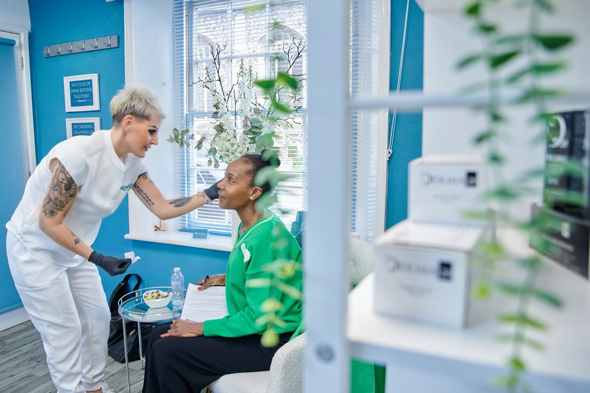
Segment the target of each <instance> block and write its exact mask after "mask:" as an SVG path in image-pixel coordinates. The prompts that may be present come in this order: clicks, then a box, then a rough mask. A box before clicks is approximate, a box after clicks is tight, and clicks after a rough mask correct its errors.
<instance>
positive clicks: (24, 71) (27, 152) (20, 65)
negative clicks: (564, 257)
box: [0, 24, 37, 181]
mask: <svg viewBox="0 0 590 393" xmlns="http://www.w3.org/2000/svg"><path fill="white" fill-rule="evenodd" d="M0 37H2V38H8V39H11V40H14V41H16V42H17V44H16V45H15V51H18V52H17V53H15V54H18V55H17V56H15V62H16V64H15V66H16V70H17V75H16V88H17V92H18V97H19V102H18V109H19V120H20V127H21V143H22V146H23V161H24V162H23V168H24V173H23V176H24V178H25V181H26V180H27V179H28V178H29V176H31V174H32V173H33V171H34V170H35V167H36V166H37V158H36V153H35V129H34V123H33V100H32V93H31V72H30V66H29V39H28V37H29V31H28V30H27V29H25V28H24V27H16V26H12V25H10V26H9V25H4V24H0Z"/></svg>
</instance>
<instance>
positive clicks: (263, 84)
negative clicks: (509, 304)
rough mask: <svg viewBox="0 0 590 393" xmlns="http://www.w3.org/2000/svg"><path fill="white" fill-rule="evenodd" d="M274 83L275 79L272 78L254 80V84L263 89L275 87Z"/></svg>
mask: <svg viewBox="0 0 590 393" xmlns="http://www.w3.org/2000/svg"><path fill="white" fill-rule="evenodd" d="M275 83H276V81H275V80H274V79H266V80H259V81H254V84H255V85H256V86H258V87H260V88H261V89H263V90H269V89H273V88H274V87H275Z"/></svg>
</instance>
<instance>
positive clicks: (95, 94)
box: [64, 74, 100, 112]
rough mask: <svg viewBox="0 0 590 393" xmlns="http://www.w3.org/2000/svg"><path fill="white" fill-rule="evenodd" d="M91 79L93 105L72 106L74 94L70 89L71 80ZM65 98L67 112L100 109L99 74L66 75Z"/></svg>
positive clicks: (82, 80)
mask: <svg viewBox="0 0 590 393" xmlns="http://www.w3.org/2000/svg"><path fill="white" fill-rule="evenodd" d="M88 80H90V81H91V84H92V105H84V106H72V95H71V91H70V83H71V82H85V81H88ZM64 98H65V102H66V112H88V111H99V110H100V88H99V86H98V74H84V75H72V76H64Z"/></svg>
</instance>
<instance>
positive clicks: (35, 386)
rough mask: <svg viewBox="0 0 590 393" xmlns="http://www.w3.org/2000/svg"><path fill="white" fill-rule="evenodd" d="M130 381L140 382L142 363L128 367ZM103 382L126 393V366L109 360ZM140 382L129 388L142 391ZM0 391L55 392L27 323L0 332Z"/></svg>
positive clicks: (40, 347)
mask: <svg viewBox="0 0 590 393" xmlns="http://www.w3.org/2000/svg"><path fill="white" fill-rule="evenodd" d="M129 369H130V372H131V382H133V381H137V380H139V379H143V370H142V369H141V362H140V361H136V362H132V363H130V365H129ZM105 380H106V381H107V383H108V385H109V387H110V388H111V389H112V390H113V391H114V392H115V393H127V374H126V372H125V364H121V363H117V362H115V361H114V360H113V359H111V358H110V357H109V360H108V362H107V367H106V370H105ZM141 387H142V382H139V383H136V384H135V385H133V386H131V392H132V393H137V392H141ZM0 392H2V393H55V392H56V389H55V387H54V386H53V383H52V382H51V377H50V376H49V369H48V368H47V363H46V362H45V352H44V351H43V344H42V343H41V338H40V336H39V333H38V332H37V330H35V328H34V327H33V325H32V323H31V322H30V321H27V322H24V323H21V324H20V325H17V326H14V327H12V328H10V329H6V330H4V331H1V332H0Z"/></svg>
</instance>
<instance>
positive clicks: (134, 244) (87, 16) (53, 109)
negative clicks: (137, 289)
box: [29, 0, 228, 294]
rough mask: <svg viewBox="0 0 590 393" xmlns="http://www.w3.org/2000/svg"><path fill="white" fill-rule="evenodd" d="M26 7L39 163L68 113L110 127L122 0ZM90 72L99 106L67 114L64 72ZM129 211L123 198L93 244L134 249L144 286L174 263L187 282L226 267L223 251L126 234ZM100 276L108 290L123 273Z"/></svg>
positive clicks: (165, 275)
mask: <svg viewBox="0 0 590 393" xmlns="http://www.w3.org/2000/svg"><path fill="white" fill-rule="evenodd" d="M29 9H30V15H31V42H30V44H31V46H30V51H31V79H32V86H33V112H34V120H35V138H36V149H37V162H39V161H40V160H41V159H42V158H43V156H44V155H45V154H47V152H49V150H50V149H51V148H52V147H53V146H54V145H55V144H57V143H59V142H61V141H63V140H64V139H66V128H65V119H66V118H69V117H100V118H101V126H102V128H103V129H110V128H111V126H112V120H111V117H110V112H109V102H110V99H111V98H112V97H113V95H115V94H116V92H117V91H118V90H119V89H121V88H122V87H123V86H124V83H125V63H124V61H125V59H124V18H123V0H116V1H113V2H105V1H104V0H85V1H78V0H52V1H46V0H29ZM154 22H155V21H146V23H154ZM115 34H116V35H118V36H119V48H115V49H107V50H100V51H94V52H88V53H79V54H72V55H64V56H56V57H50V58H45V57H44V56H43V47H44V46H46V45H53V44H59V43H67V42H70V41H78V40H82V39H89V38H94V37H105V36H108V35H115ZM171 55H172V54H171ZM91 73H98V74H99V86H100V107H101V110H100V111H99V112H75V113H66V112H65V101H64V88H63V77H64V76H71V75H80V74H91ZM148 169H149V168H148ZM172 196H173V195H170V197H172ZM127 212H128V210H127V199H125V200H124V201H123V203H122V204H121V206H120V207H119V209H118V210H117V211H116V212H115V213H114V214H113V215H112V216H110V217H108V218H107V219H105V220H104V221H103V224H102V227H101V230H100V233H99V235H98V238H97V240H96V242H95V243H94V245H93V248H94V249H96V250H97V251H99V252H101V253H103V254H109V255H122V254H123V253H124V252H127V251H131V250H134V251H135V253H136V254H137V255H139V256H141V260H140V261H138V262H137V263H135V264H134V265H132V266H131V267H130V268H129V272H133V273H139V274H141V276H142V277H143V278H144V282H145V284H146V286H156V285H169V284H168V283H169V280H170V275H171V274H172V270H173V268H174V267H176V266H178V267H180V268H181V269H182V271H183V272H184V274H185V277H186V279H187V281H189V280H190V281H192V282H195V281H197V280H198V279H200V278H201V277H203V276H205V275H206V274H212V273H213V274H215V273H219V272H222V271H224V270H225V263H226V261H227V255H228V253H226V252H220V251H210V250H201V249H196V248H188V247H179V246H171V245H162V244H156V243H147V242H140V241H132V240H126V239H124V238H123V236H124V235H125V234H126V233H128V232H129V220H128V213H127ZM99 270H100V269H99ZM101 276H102V280H103V285H104V288H105V291H106V293H107V294H110V293H111V292H112V290H113V289H114V287H115V286H116V285H117V283H118V282H119V281H120V280H121V277H110V276H109V275H108V274H105V273H104V272H102V271H101Z"/></svg>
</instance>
